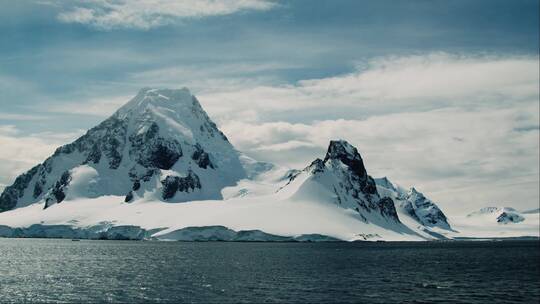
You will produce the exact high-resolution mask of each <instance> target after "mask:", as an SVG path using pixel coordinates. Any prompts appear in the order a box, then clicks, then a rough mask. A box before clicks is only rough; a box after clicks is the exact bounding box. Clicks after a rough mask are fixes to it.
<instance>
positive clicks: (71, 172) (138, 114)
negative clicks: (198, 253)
mask: <svg viewBox="0 0 540 304" xmlns="http://www.w3.org/2000/svg"><path fill="white" fill-rule="evenodd" d="M244 176H245V170H244V168H243V167H242V164H241V163H240V159H239V154H238V152H237V151H236V150H235V149H234V147H233V146H232V145H231V143H230V142H229V141H228V140H227V137H226V136H225V135H224V134H223V133H222V132H221V131H220V130H219V129H218V127H217V125H216V124H215V123H214V122H213V121H212V120H211V119H210V117H208V115H207V114H206V112H205V111H204V109H203V108H202V107H201V105H200V103H199V102H198V100H197V98H195V96H193V95H192V94H191V93H190V91H189V90H188V89H187V88H183V89H178V90H173V89H152V88H143V89H141V90H140V91H139V92H138V93H137V95H136V96H135V97H133V98H132V99H131V100H130V101H129V102H127V103H126V104H125V105H124V106H122V107H121V108H120V109H119V110H118V111H116V112H115V113H114V114H113V115H112V116H111V117H109V118H107V119H106V120H104V121H103V122H101V123H100V124H99V125H97V126H95V127H93V128H91V129H90V130H88V131H87V132H86V134H84V135H83V136H81V137H80V138H78V139H77V140H75V141H74V142H72V143H70V144H67V145H64V146H62V147H59V148H58V149H56V151H55V153H54V154H53V155H52V156H51V157H49V158H47V159H46V160H45V161H44V162H43V163H42V164H39V165H37V166H36V167H34V168H33V169H32V170H30V171H28V172H27V173H25V174H23V175H21V176H19V177H18V178H17V179H16V181H15V183H14V184H13V185H11V186H9V187H6V189H5V190H4V192H3V193H2V194H1V195H0V212H2V211H5V210H10V209H13V208H18V207H24V206H27V205H29V204H33V203H36V202H43V201H45V203H46V204H45V208H48V207H49V206H51V205H52V204H57V203H60V202H62V201H63V200H69V199H72V198H73V199H74V198H77V197H97V196H105V195H118V196H124V195H125V196H126V201H132V200H136V199H138V198H143V197H144V198H145V199H150V197H152V198H153V199H156V200H165V201H174V202H179V201H194V200H206V199H220V198H222V194H221V190H222V189H223V188H224V187H228V186H232V185H234V184H236V182H237V181H238V180H240V179H242V178H243V177H244Z"/></svg>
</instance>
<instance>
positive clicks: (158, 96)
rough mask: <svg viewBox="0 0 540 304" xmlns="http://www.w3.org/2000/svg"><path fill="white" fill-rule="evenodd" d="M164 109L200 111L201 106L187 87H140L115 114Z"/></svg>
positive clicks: (121, 114) (122, 115) (121, 115)
mask: <svg viewBox="0 0 540 304" xmlns="http://www.w3.org/2000/svg"><path fill="white" fill-rule="evenodd" d="M156 108H158V109H165V110H167V111H169V112H176V113H180V112H184V113H191V112H202V111H203V110H202V107H201V105H200V104H199V101H198V100H197V98H196V97H195V96H193V95H192V94H191V92H190V91H189V89H188V88H185V87H184V88H182V89H155V88H148V87H145V88H142V89H141V90H139V92H138V93H137V95H135V97H133V98H132V99H131V100H130V101H129V102H127V103H126V104H125V105H124V106H122V107H121V108H120V109H118V111H117V112H116V113H115V115H117V116H119V117H126V116H129V114H131V115H133V114H135V115H136V114H142V113H145V112H147V111H148V110H151V109H156Z"/></svg>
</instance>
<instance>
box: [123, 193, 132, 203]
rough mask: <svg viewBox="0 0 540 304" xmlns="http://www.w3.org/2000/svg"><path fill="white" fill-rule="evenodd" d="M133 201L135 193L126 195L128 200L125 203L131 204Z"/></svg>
mask: <svg viewBox="0 0 540 304" xmlns="http://www.w3.org/2000/svg"><path fill="white" fill-rule="evenodd" d="M131 200H133V191H129V192H128V194H127V195H126V198H125V199H124V202H126V203H129V202H131Z"/></svg>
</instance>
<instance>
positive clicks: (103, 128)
mask: <svg viewBox="0 0 540 304" xmlns="http://www.w3.org/2000/svg"><path fill="white" fill-rule="evenodd" d="M126 132H127V120H126V119H120V118H118V117H116V116H114V115H113V116H111V117H110V118H108V119H106V120H105V121H103V122H102V123H100V124H99V125H97V126H96V127H94V128H92V129H90V130H88V132H86V134H85V135H83V136H81V137H80V138H78V139H77V140H76V141H74V142H73V143H71V144H68V145H65V146H62V147H60V148H58V149H56V151H55V152H54V155H53V156H57V155H59V154H71V153H73V152H74V151H78V152H80V153H83V154H86V155H87V157H86V160H85V162H84V163H98V162H99V161H100V160H101V156H102V154H103V155H105V156H106V157H107V159H108V161H109V168H111V169H117V168H118V167H119V166H120V163H121V162H122V153H121V151H123V149H124V147H125V145H126V140H125V138H126Z"/></svg>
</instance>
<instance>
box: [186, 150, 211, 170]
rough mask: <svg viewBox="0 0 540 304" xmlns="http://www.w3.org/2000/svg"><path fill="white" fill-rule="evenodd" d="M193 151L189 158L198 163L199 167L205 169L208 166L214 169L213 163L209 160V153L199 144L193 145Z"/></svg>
mask: <svg viewBox="0 0 540 304" xmlns="http://www.w3.org/2000/svg"><path fill="white" fill-rule="evenodd" d="M195 149H196V150H195V152H193V155H191V158H192V159H193V160H194V161H195V162H196V163H197V165H199V167H200V168H202V169H206V168H208V167H210V168H212V169H215V166H214V164H212V162H211V161H210V155H209V154H208V153H206V152H205V151H204V150H203V148H202V147H201V145H199V144H196V145H195Z"/></svg>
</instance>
